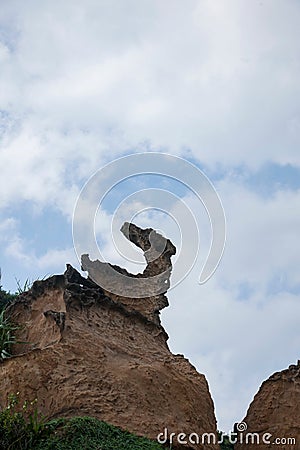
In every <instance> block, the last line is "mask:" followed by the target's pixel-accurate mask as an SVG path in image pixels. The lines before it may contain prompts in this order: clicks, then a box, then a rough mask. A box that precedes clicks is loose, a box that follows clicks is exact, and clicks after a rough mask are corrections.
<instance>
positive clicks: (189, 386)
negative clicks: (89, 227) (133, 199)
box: [0, 224, 218, 450]
mask: <svg viewBox="0 0 300 450" xmlns="http://www.w3.org/2000/svg"><path fill="white" fill-rule="evenodd" d="M122 230H123V232H124V234H125V235H126V236H127V237H128V238H129V239H130V240H131V241H132V242H134V243H135V244H136V245H138V246H139V247H140V248H142V250H143V251H144V254H145V258H146V260H147V263H148V265H147V267H146V269H145V270H144V272H143V274H139V275H132V274H129V273H128V272H127V271H126V270H125V269H121V268H119V267H116V266H110V265H107V264H104V265H103V263H100V262H99V261H98V262H91V261H90V260H89V258H88V256H84V257H83V260H82V262H83V266H84V269H88V271H89V277H88V278H84V277H82V276H81V275H80V273H79V272H77V271H76V270H75V269H74V268H73V267H71V266H70V265H67V270H66V272H65V273H64V275H55V276H52V277H50V278H48V279H47V280H44V281H36V282H35V283H34V284H33V286H32V288H31V289H30V291H28V292H27V293H24V294H22V295H20V296H19V297H18V299H17V300H16V301H15V303H14V304H13V305H12V306H11V307H10V310H9V311H8V313H9V314H10V316H11V318H12V320H14V322H16V323H18V324H20V325H21V327H22V328H21V329H20V331H19V336H18V338H19V340H21V341H24V342H26V343H25V344H18V345H15V346H14V349H13V352H14V356H13V357H12V358H10V359H8V360H5V361H4V362H3V363H2V364H0V376H1V387H0V403H1V405H3V404H4V403H5V402H6V397H7V395H8V394H9V393H16V392H20V398H21V399H23V400H25V399H27V400H32V399H34V398H37V399H38V405H39V408H40V410H41V411H42V413H43V414H45V415H46V416H47V417H49V418H56V417H71V416H78V415H89V416H93V417H98V418H100V419H102V420H104V421H107V422H109V423H111V424H114V425H117V426H119V427H121V428H124V429H127V430H129V431H131V432H134V433H136V434H138V435H142V436H147V437H149V438H152V439H156V437H157V435H158V434H159V433H162V432H164V430H165V429H167V430H168V434H170V433H175V434H176V436H178V434H179V433H185V434H187V435H188V436H189V435H190V434H191V433H194V435H193V439H192V442H188V443H187V444H186V445H185V444H184V445H183V448H185V449H186V448H191V449H192V448H193V449H196V448H197V449H207V450H210V449H211V450H212V449H217V448H218V446H217V445H214V444H208V443H207V442H206V441H205V442H206V443H205V444H204V445H202V444H201V436H202V434H203V433H215V432H216V420H215V415H214V405H213V402H212V399H211V396H210V393H209V389H208V385H207V382H206V379H205V377H204V375H202V374H199V373H198V372H197V371H196V369H195V368H194V367H193V366H192V365H191V364H190V363H189V361H188V360H187V359H185V358H184V357H183V356H182V355H173V354H172V353H171V352H170V351H169V348H168V345H167V340H168V335H167V333H166V332H165V330H164V328H163V327H162V326H161V324H160V320H159V310H161V309H162V308H164V307H165V306H167V305H168V302H167V298H166V296H165V292H166V291H167V288H168V286H169V277H170V273H171V256H172V255H174V254H175V247H174V246H173V244H172V243H171V242H170V241H169V240H166V239H164V238H163V237H162V236H160V235H159V234H158V233H155V232H153V230H151V229H147V230H142V229H140V228H138V227H136V226H135V225H132V224H130V225H129V224H125V225H124V227H123V228H122ZM108 266H110V268H113V269H114V272H118V273H120V274H122V275H123V276H124V277H125V278H124V279H125V281H126V280H131V279H134V280H136V279H142V280H143V282H144V283H145V282H146V283H147V284H148V287H147V289H145V293H146V295H145V296H144V297H142V296H141V295H140V292H139V291H138V290H137V291H134V296H133V297H130V296H129V297H126V296H124V295H120V293H119V290H118V288H116V285H115V284H114V283H115V281H116V280H114V279H112V280H111V281H112V285H111V288H110V289H107V285H106V282H107V280H108V279H110V278H105V277H104V278H105V289H103V288H102V287H100V286H99V285H98V284H97V283H95V279H97V273H96V272H97V270H101V271H104V273H106V269H107V267H108ZM95 267H97V270H96V269H95ZM93 271H94V272H93ZM95 273H96V275H95ZM105 276H106V275H105ZM107 276H108V277H111V276H112V275H111V272H110V270H109V271H108V275H107ZM157 276H158V277H157ZM151 278H152V280H153V279H154V282H153V283H152V280H151ZM118 281H119V280H118V278H117V282H118ZM123 281H124V280H123ZM117 282H116V283H117ZM162 283H163V284H162ZM140 286H141V285H138V289H140ZM125 287H126V286H124V289H123V291H126V289H125ZM116 292H117V293H116ZM151 293H153V295H150V294H151ZM136 294H139V295H136ZM195 434H196V435H198V436H199V437H200V444H199V445H198V444H196V442H197V440H196V437H195ZM180 440H181V441H182V440H185V439H184V437H183V436H181V438H180ZM173 441H174V444H173V447H172V448H174V449H175V448H182V445H179V444H178V443H177V441H178V439H176V438H173ZM187 441H189V440H187Z"/></svg>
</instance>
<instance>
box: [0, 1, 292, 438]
mask: <svg viewBox="0 0 300 450" xmlns="http://www.w3.org/2000/svg"><path fill="white" fill-rule="evenodd" d="M0 3H1V8H0V65H1V70H0V85H1V89H0V136H1V137H0V139H1V141H0V164H1V176H0V191H1V197H0V232H1V233H0V256H1V259H0V266H1V270H2V280H1V283H2V285H3V287H4V288H5V289H9V290H11V291H15V290H16V280H19V281H20V283H21V284H23V283H24V282H25V280H26V279H29V280H34V279H36V278H37V277H39V278H43V277H45V276H47V275H51V274H54V273H61V272H63V271H64V266H65V263H66V262H71V263H73V264H74V265H75V266H76V267H77V268H78V269H79V267H80V265H79V263H78V260H77V258H76V254H75V251H74V248H73V239H72V215H73V210H74V205H75V202H76V199H77V197H78V194H79V192H80V190H81V188H82V187H83V185H84V183H85V182H86V181H87V180H88V179H89V177H91V175H92V174H93V173H94V172H95V171H97V170H99V169H101V168H102V167H103V166H104V165H105V164H108V163H110V162H111V161H114V160H115V159H116V158H119V157H122V156H124V155H130V154H133V153H137V152H142V153H143V152H162V153H167V154H170V155H174V156H179V157H182V158H185V159H187V160H188V161H191V162H192V163H193V164H195V165H196V166H197V167H199V168H200V169H201V170H202V171H203V173H204V174H205V175H206V176H208V177H209V179H210V180H211V182H212V183H213V184H214V186H215V188H216V190H217V192H218V194H219V196H220V198H221V200H222V203H223V206H224V210H225V214H226V218H227V244H226V248H225V252H224V256H223V258H222V261H221V264H220V265H219V268H218V269H217V271H216V273H215V274H214V275H213V277H212V278H211V279H210V280H209V281H208V282H207V283H206V284H204V285H199V284H198V283H197V280H198V276H199V270H200V269H199V267H200V266H201V264H202V263H203V259H205V251H207V248H208V244H209V239H210V237H209V226H208V225H207V224H205V217H204V216H205V214H203V209H204V208H203V205H202V204H201V202H199V199H197V198H196V197H195V196H193V194H192V193H191V192H188V191H187V190H184V189H181V188H180V187H179V186H178V185H175V184H173V185H172V183H169V181H168V182H166V180H164V179H163V178H164V177H163V176H162V177H161V178H160V179H157V178H155V177H152V178H151V177H150V176H145V177H144V178H142V181H141V180H140V179H138V177H136V178H137V179H136V180H134V182H135V187H136V189H142V188H143V189H145V188H152V187H156V188H157V187H161V186H164V187H165V189H166V187H168V189H170V190H172V189H173V192H174V194H175V195H177V197H178V202H182V201H184V202H186V204H189V205H190V206H189V207H190V208H191V210H192V211H193V213H194V215H195V218H196V221H198V226H199V230H200V235H201V246H200V252H199V258H197V261H196V264H195V266H194V268H193V269H192V270H191V272H190V273H189V275H188V276H187V277H186V278H185V279H184V281H183V282H181V283H180V284H178V285H177V286H176V287H175V288H174V289H172V290H171V291H170V293H169V300H170V307H169V308H168V309H167V310H165V311H164V312H163V313H162V320H163V324H164V326H165V327H166V329H167V331H168V333H169V335H170V341H169V343H170V347H171V349H172V351H173V352H175V353H184V354H185V355H186V356H187V357H188V358H189V359H190V361H191V362H192V363H193V364H194V365H195V366H196V367H197V369H198V370H199V371H200V372H202V373H205V374H206V377H207V379H208V382H209V385H210V390H211V393H212V396H213V399H214V402H215V408H216V415H217V419H218V427H219V428H220V429H223V430H226V431H228V430H229V429H230V428H231V425H232V424H233V422H236V421H239V420H241V419H242V418H243V417H244V415H245V413H246V409H247V407H248V405H249V403H250V401H251V400H252V398H253V395H254V394H255V392H256V391H257V389H258V388H259V386H260V384H261V382H262V381H263V380H264V379H265V378H267V377H268V376H269V375H271V374H272V373H273V372H274V371H277V370H281V369H283V368H285V367H287V366H288V365H289V364H291V363H294V362H295V361H296V360H297V358H298V357H299V346H300V334H299V319H298V318H299V315H300V272H299V266H300V243H299V229H300V217H299V211H300V81H299V80H300V36H299V34H300V33H299V30H300V3H299V1H298V0H251V1H243V0H227V1H226V2H224V1H221V0H186V1H179V0H165V1H161V0H159V1H158V0H157V1H156V0H151V1H150V0H126V1H122V0H110V1H107V0H100V1H96V0H94V1H93V0H86V1H85V2H81V1H76V0H75V1H68V0H66V1H64V2H59V1H56V0H54V1H53V0H52V1H48V0H45V1H43V2H40V1H37V0H35V1H34V0H28V1H26V2H23V1H20V0H19V1H17V0H9V1H8V0H7V1H6V0H2V1H1V2H0ZM162 169H163V168H162ZM145 170H146V168H145ZM162 172H163V170H162ZM154 178H155V179H154ZM164 182H165V183H166V184H164ZM133 185H134V183H132V184H131V185H130V186H126V185H125V184H122V183H121V184H120V185H119V186H118V188H117V190H116V194H115V196H114V198H111V201H110V202H109V201H108V202H107V205H106V206H105V205H103V208H102V209H101V208H100V209H101V213H102V216H101V214H100V216H99V218H98V219H99V220H98V224H97V233H98V235H99V242H100V243H101V242H102V243H103V246H104V247H105V251H106V255H107V257H108V258H111V260H113V262H118V263H121V264H122V258H121V257H120V255H119V254H117V252H115V249H114V248H113V246H112V244H111V236H110V224H111V221H112V217H113V214H114V209H115V208H116V207H117V206H116V205H117V204H118V202H117V200H118V199H119V202H121V201H122V199H121V197H122V194H123V197H126V198H127V197H128V195H131V194H132V192H133V191H134V189H133V188H134V186H133ZM99 195H100V194H99ZM133 199H134V197H133ZM134 200H136V199H134ZM125 206H126V207H125V208H123V213H124V211H127V212H128V214H129V215H130V217H129V219H130V218H131V217H133V216H134V214H136V223H137V224H140V225H146V226H148V225H149V226H152V227H156V228H159V229H161V230H162V231H163V232H164V233H165V234H166V235H167V236H168V237H171V238H172V239H173V241H174V243H175V244H176V246H177V247H180V242H179V241H180V239H179V237H180V236H179V235H180V233H178V227H177V232H176V231H175V228H176V227H175V228H174V226H173V225H174V224H172V220H171V219H170V215H168V214H164V213H163V212H162V211H157V210H153V211H149V210H146V211H144V212H143V208H146V207H147V199H146V198H145V197H143V198H142V199H141V198H139V201H133V202H131V203H130V199H129V200H128V202H127V203H126V205H125ZM172 208H173V210H175V209H176V202H175V203H174V204H172ZM140 211H142V212H141V213H140V214H139V212H140ZM183 226H184V220H183V222H182V223H181V224H179V228H180V227H183ZM192 237H193V236H192ZM202 243H203V245H202ZM183 244H184V241H183ZM190 244H191V243H190ZM185 245H188V243H185ZM190 247H193V244H192V245H190ZM190 247H189V248H190ZM114 258H115V260H114ZM185 258H188V255H185ZM176 261H177V262H176V263H178V264H180V252H179V255H178V256H177V260H176ZM126 264H127V262H126V261H124V263H123V265H124V266H126Z"/></svg>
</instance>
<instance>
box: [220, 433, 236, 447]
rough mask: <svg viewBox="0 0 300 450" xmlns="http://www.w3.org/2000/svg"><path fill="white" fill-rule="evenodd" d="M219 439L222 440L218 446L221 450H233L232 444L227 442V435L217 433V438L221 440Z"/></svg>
mask: <svg viewBox="0 0 300 450" xmlns="http://www.w3.org/2000/svg"><path fill="white" fill-rule="evenodd" d="M221 437H222V438H223V442H222V443H221V444H220V449H221V450H233V449H234V444H232V443H231V442H230V440H229V436H228V435H227V434H224V433H222V432H221V431H218V438H219V441H220V440H221Z"/></svg>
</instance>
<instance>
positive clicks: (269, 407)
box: [235, 361, 300, 450]
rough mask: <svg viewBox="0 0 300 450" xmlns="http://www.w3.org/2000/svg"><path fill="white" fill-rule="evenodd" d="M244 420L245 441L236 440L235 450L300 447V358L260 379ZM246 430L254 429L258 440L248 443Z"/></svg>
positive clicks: (285, 449) (284, 449)
mask: <svg viewBox="0 0 300 450" xmlns="http://www.w3.org/2000/svg"><path fill="white" fill-rule="evenodd" d="M243 422H245V423H246V424H247V430H246V432H244V433H243V441H244V442H243V443H242V444H236V446H235V449H236V450H246V449H249V448H253V449H255V450H267V449H274V448H280V449H283V450H287V449H289V450H291V449H293V450H296V449H299V448H300V361H298V363H297V364H292V365H290V366H289V368H288V369H285V370H283V371H281V372H276V373H274V374H273V375H272V376H271V377H270V378H269V379H268V380H266V381H264V382H263V384H262V385H261V387H260V389H259V391H258V392H257V394H256V395H255V397H254V399H253V401H252V403H251V404H250V406H249V409H248V412H247V415H246V417H245V419H244V420H243ZM247 433H249V434H252V433H257V434H258V436H259V444H257V443H256V444H254V445H250V444H249V443H248V444H247V443H246V442H245V440H246V435H247ZM250 439H257V437H254V436H253V437H251V436H250V435H249V438H248V441H249V442H250ZM291 439H292V440H291ZM293 439H295V442H294V441H293ZM239 440H240V437H239ZM254 442H257V441H255V440H254ZM269 442H270V443H269Z"/></svg>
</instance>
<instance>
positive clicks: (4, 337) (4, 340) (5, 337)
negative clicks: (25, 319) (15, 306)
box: [0, 308, 20, 362]
mask: <svg viewBox="0 0 300 450" xmlns="http://www.w3.org/2000/svg"><path fill="white" fill-rule="evenodd" d="M5 313H6V308H3V309H2V311H1V312H0V362H1V361H2V360H3V359H6V358H9V357H10V356H11V354H10V349H11V346H12V345H13V344H17V343H18V341H17V339H16V336H15V331H17V330H19V329H20V327H19V326H17V325H15V324H13V323H12V322H11V321H10V319H9V317H7V315H6V314H5Z"/></svg>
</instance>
